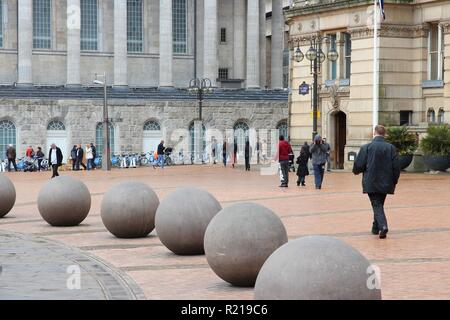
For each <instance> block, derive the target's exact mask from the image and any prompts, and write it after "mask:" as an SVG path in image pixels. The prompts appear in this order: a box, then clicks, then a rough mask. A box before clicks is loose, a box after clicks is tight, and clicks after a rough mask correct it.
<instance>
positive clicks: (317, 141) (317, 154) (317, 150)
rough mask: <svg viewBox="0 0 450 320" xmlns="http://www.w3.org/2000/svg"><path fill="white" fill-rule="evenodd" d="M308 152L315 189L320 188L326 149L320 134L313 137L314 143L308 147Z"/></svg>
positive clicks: (325, 160)
mask: <svg viewBox="0 0 450 320" xmlns="http://www.w3.org/2000/svg"><path fill="white" fill-rule="evenodd" d="M309 152H311V158H312V164H313V168H314V181H315V184H316V189H318V190H320V189H322V183H323V176H324V173H325V163H326V162H327V150H326V147H325V145H324V144H323V140H322V137H321V136H320V135H316V136H315V137H314V143H313V145H312V146H311V148H309Z"/></svg>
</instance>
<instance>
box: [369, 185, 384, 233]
mask: <svg viewBox="0 0 450 320" xmlns="http://www.w3.org/2000/svg"><path fill="white" fill-rule="evenodd" d="M369 199H370V203H371V204H372V209H373V224H374V227H376V228H378V230H382V229H387V228H388V224H387V220H386V214H385V213H384V202H385V201H386V194H385V193H369Z"/></svg>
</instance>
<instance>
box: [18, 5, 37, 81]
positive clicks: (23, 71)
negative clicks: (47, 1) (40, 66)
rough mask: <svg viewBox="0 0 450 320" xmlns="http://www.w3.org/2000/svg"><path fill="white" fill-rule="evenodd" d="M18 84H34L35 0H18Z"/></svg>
mask: <svg viewBox="0 0 450 320" xmlns="http://www.w3.org/2000/svg"><path fill="white" fill-rule="evenodd" d="M18 1H19V2H18V6H17V8H18V28H17V29H18V30H17V33H18V43H17V85H19V86H32V85H33V72H32V71H33V70H32V69H33V66H32V58H33V0H18Z"/></svg>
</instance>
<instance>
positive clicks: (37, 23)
mask: <svg viewBox="0 0 450 320" xmlns="http://www.w3.org/2000/svg"><path fill="white" fill-rule="evenodd" d="M50 17H51V4H50V0H33V48H34V49H50V48H51V32H50V31H51V18H50Z"/></svg>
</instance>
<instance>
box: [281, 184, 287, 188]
mask: <svg viewBox="0 0 450 320" xmlns="http://www.w3.org/2000/svg"><path fill="white" fill-rule="evenodd" d="M287 187H288V185H287V184H281V185H280V188H287Z"/></svg>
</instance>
